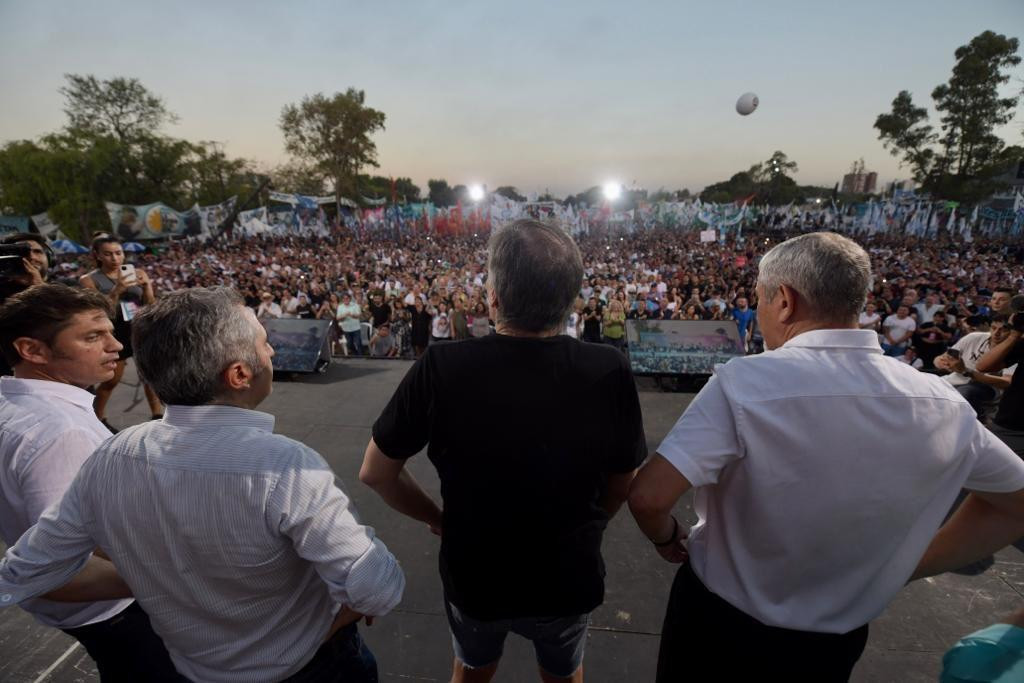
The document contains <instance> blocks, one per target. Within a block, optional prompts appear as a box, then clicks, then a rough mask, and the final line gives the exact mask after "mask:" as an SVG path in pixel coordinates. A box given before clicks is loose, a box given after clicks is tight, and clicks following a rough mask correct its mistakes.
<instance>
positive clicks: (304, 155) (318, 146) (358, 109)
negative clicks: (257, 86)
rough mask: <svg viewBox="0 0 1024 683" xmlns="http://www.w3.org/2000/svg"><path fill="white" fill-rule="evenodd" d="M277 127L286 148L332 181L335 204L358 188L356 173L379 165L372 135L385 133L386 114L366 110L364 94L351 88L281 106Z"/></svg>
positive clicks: (357, 174)
mask: <svg viewBox="0 0 1024 683" xmlns="http://www.w3.org/2000/svg"><path fill="white" fill-rule="evenodd" d="M280 126H281V132H282V133H283V134H284V141H285V149H286V150H287V151H288V152H289V153H290V154H292V155H294V156H295V157H297V158H298V159H300V160H303V161H306V162H309V163H311V164H313V165H315V166H316V167H317V168H318V169H319V170H320V172H322V173H323V174H324V176H325V177H327V178H328V179H330V181H331V184H332V186H333V188H334V198H335V201H339V200H340V199H341V197H342V195H343V194H345V193H352V194H354V193H355V191H357V190H358V177H359V172H360V170H362V169H363V168H364V167H365V166H372V167H376V166H377V165H378V164H377V145H376V144H374V142H373V140H372V139H371V138H370V136H371V135H373V134H374V133H376V132H377V131H380V130H383V129H384V112H382V111H378V110H376V109H373V108H372V107H368V106H366V93H365V92H363V91H362V90H356V89H355V88H349V89H348V90H346V91H345V92H344V93H335V94H334V95H333V96H332V97H327V96H326V95H324V94H323V93H317V94H316V95H311V96H308V97H304V98H302V102H301V103H299V104H297V105H295V104H288V105H285V107H284V108H283V109H282V110H281V120H280Z"/></svg>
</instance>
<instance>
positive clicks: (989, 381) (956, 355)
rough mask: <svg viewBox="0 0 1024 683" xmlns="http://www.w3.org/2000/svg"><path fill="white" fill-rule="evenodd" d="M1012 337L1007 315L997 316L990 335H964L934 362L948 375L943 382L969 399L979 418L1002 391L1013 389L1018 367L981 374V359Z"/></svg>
mask: <svg viewBox="0 0 1024 683" xmlns="http://www.w3.org/2000/svg"><path fill="white" fill-rule="evenodd" d="M1009 334H1010V328H1008V327H1007V326H1006V316H1005V315H996V316H994V318H993V320H992V323H991V331H990V332H971V333H969V334H965V335H964V336H963V337H961V338H960V340H959V341H957V343H956V344H953V346H952V348H951V349H950V350H949V351H946V353H944V354H942V355H940V356H939V357H938V358H936V359H935V367H937V368H938V369H940V370H946V371H947V372H949V374H948V375H943V376H942V379H944V380H945V381H947V382H949V383H950V384H951V385H953V386H954V387H956V390H957V392H959V394H960V395H961V396H963V397H964V398H965V399H967V402H968V403H970V404H971V406H972V407H973V408H974V410H975V411H976V412H977V413H978V414H979V415H983V414H984V410H985V406H986V404H987V403H991V402H992V401H995V399H996V398H998V397H999V392H1001V391H1003V390H1005V389H1006V388H1007V387H1009V386H1010V378H1011V377H1013V372H1014V370H1015V369H1016V366H1015V365H1014V366H1011V367H1009V368H1005V369H1004V370H1001V371H998V372H995V373H988V372H979V371H978V369H977V364H978V359H979V358H981V357H982V356H983V355H985V353H987V352H988V350H989V349H991V348H992V347H993V346H998V345H999V344H1001V343H1002V342H1003V341H1005V340H1006V338H1007V337H1008V336H1009ZM950 351H952V352H953V353H950Z"/></svg>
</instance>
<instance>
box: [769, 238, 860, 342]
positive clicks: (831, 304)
mask: <svg viewBox="0 0 1024 683" xmlns="http://www.w3.org/2000/svg"><path fill="white" fill-rule="evenodd" d="M757 280H758V284H759V285H761V288H762V291H763V292H764V296H765V297H766V298H767V299H768V301H771V300H772V299H774V298H775V294H776V292H778V289H779V286H780V285H789V286H790V287H792V288H793V289H795V290H796V291H797V292H798V293H799V294H800V296H801V297H802V298H803V299H804V301H805V302H806V304H807V305H808V307H809V308H810V312H811V314H812V316H813V317H814V318H816V319H818V320H822V321H828V322H846V321H848V320H849V319H850V318H856V317H857V315H858V314H859V313H860V311H861V309H863V308H864V301H865V300H866V299H867V294H868V288H869V286H870V281H871V260H870V258H868V254H867V252H865V251H864V250H863V249H862V248H861V247H860V245H858V244H857V243H856V242H854V241H853V240H851V239H848V238H846V237H843V236H842V235H837V234H836V233H834V232H814V233H810V234H808V235H801V236H800V237H794V238H793V239H791V240H786V241H785V242H783V243H782V244H780V245H778V246H777V247H775V248H774V249H772V250H771V251H769V252H768V253H767V254H765V255H764V257H762V258H761V265H760V267H759V272H758V276H757Z"/></svg>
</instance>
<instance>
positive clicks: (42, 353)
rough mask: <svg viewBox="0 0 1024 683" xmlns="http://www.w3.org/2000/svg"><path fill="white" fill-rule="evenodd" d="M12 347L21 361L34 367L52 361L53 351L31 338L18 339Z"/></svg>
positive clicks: (43, 343)
mask: <svg viewBox="0 0 1024 683" xmlns="http://www.w3.org/2000/svg"><path fill="white" fill-rule="evenodd" d="M12 346H14V350H15V351H17V352H18V355H19V356H21V358H22V359H23V360H26V361H28V362H29V363H34V364H35V365H46V364H47V363H49V362H50V360H52V359H53V351H51V350H50V347H49V345H47V344H46V343H45V342H42V341H40V340H38V339H33V338H32V337H18V338H17V339H15V340H14V342H13V343H12Z"/></svg>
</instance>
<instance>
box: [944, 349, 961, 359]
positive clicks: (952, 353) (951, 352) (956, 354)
mask: <svg viewBox="0 0 1024 683" xmlns="http://www.w3.org/2000/svg"><path fill="white" fill-rule="evenodd" d="M946 355H947V356H949V357H950V358H960V350H959V349H947V350H946Z"/></svg>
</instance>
